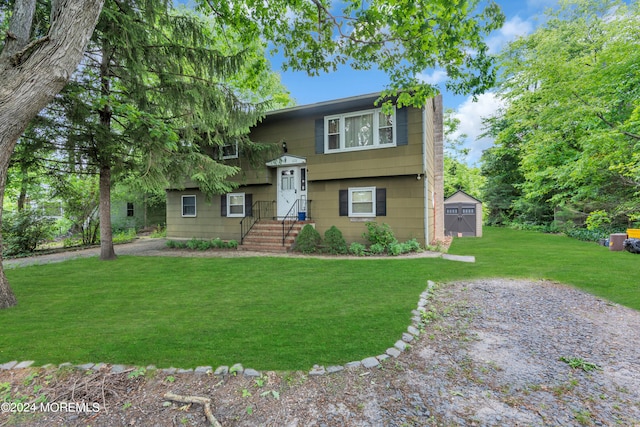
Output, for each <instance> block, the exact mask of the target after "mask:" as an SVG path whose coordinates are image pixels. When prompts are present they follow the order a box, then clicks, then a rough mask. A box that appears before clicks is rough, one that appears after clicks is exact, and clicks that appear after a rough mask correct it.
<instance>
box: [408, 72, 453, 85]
mask: <svg viewBox="0 0 640 427" xmlns="http://www.w3.org/2000/svg"><path fill="white" fill-rule="evenodd" d="M416 78H417V79H418V80H420V81H423V82H425V83H429V84H431V85H434V86H435V85H438V84H439V83H442V82H444V81H446V80H447V72H446V71H444V70H433V72H432V73H431V74H427V73H419V74H418V75H417V76H416Z"/></svg>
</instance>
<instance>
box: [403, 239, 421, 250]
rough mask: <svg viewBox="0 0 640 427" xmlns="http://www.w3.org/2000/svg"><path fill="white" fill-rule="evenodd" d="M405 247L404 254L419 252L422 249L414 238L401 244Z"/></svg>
mask: <svg viewBox="0 0 640 427" xmlns="http://www.w3.org/2000/svg"><path fill="white" fill-rule="evenodd" d="M403 245H404V246H405V252H420V251H422V248H421V247H420V243H418V241H417V240H416V239H415V238H414V239H411V240H407V241H406V242H404V243H403Z"/></svg>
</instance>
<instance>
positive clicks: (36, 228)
mask: <svg viewBox="0 0 640 427" xmlns="http://www.w3.org/2000/svg"><path fill="white" fill-rule="evenodd" d="M53 225H54V221H53V220H52V219H48V218H44V217H42V216H41V215H40V214H39V213H38V212H37V211H35V210H32V209H23V210H22V211H20V212H15V213H9V214H5V216H4V220H3V224H2V234H3V240H4V242H3V243H4V247H3V254H4V255H5V256H12V255H22V254H29V253H31V252H33V251H35V250H36V247H37V246H38V244H39V243H43V242H45V241H46V240H47V239H49V238H50V237H51V236H52V234H53V231H54V230H53Z"/></svg>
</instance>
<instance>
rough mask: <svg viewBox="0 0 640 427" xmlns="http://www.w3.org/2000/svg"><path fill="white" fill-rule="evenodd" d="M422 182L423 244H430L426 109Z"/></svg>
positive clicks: (425, 111) (423, 130)
mask: <svg viewBox="0 0 640 427" xmlns="http://www.w3.org/2000/svg"><path fill="white" fill-rule="evenodd" d="M422 176H423V177H424V179H423V180H422V186H423V193H424V194H423V196H424V215H422V219H423V222H424V223H423V227H424V244H425V246H426V245H428V244H429V243H430V240H429V176H428V175H427V107H426V105H424V106H423V107H422Z"/></svg>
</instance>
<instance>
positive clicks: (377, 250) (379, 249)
mask: <svg viewBox="0 0 640 427" xmlns="http://www.w3.org/2000/svg"><path fill="white" fill-rule="evenodd" d="M385 249H386V248H385V247H384V246H383V245H382V244H380V243H374V244H373V245H371V246H369V253H370V254H371V255H380V254H383V253H384V251H385Z"/></svg>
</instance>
